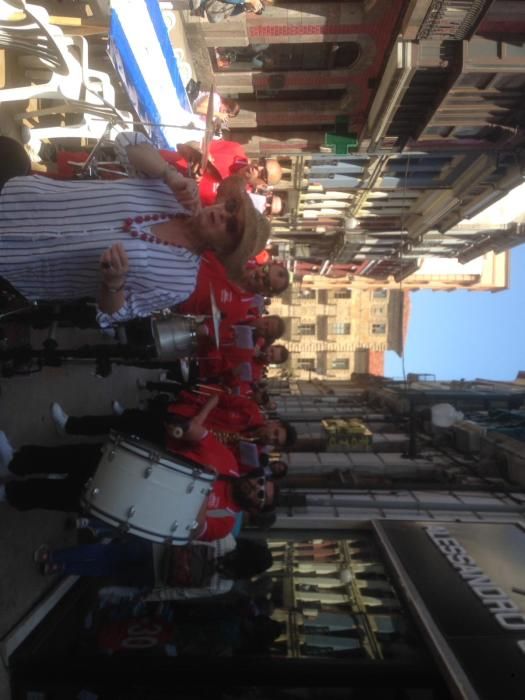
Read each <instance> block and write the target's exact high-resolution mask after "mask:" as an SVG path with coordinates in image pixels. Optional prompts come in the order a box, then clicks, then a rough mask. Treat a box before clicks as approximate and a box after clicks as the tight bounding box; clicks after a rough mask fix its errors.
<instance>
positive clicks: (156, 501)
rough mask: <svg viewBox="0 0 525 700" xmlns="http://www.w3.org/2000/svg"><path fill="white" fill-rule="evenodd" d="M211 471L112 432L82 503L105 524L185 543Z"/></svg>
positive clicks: (149, 537) (210, 481)
mask: <svg viewBox="0 0 525 700" xmlns="http://www.w3.org/2000/svg"><path fill="white" fill-rule="evenodd" d="M214 480H215V475H214V474H211V473H209V472H205V471H203V470H202V469H200V468H199V466H198V465H197V464H195V463H193V462H191V461H190V460H187V459H184V458H183V457H178V456H176V455H171V454H169V453H166V452H164V451H163V450H160V449H158V448H156V447H155V446H154V445H151V444H150V443H147V442H145V441H144V440H139V439H138V438H135V437H128V436H126V437H125V436H123V435H119V434H117V433H111V435H110V436H109V438H108V440H107V442H106V444H105V445H104V451H103V455H102V458H101V460H100V462H99V465H98V468H97V471H96V473H95V475H94V477H93V478H92V479H91V480H90V481H89V482H88V484H87V485H86V489H85V491H84V495H83V498H82V505H83V507H84V508H85V509H86V510H87V511H88V512H89V513H91V514H92V515H93V516H95V517H97V518H100V519H101V520H103V521H104V522H106V523H109V524H110V525H114V526H115V527H118V528H120V529H121V530H124V531H125V532H130V533H132V534H133V535H137V536H138V537H143V538H144V539H146V540H150V541H152V542H172V543H173V544H175V545H183V544H187V543H188V541H189V539H190V537H191V536H192V534H193V531H194V530H195V528H196V527H197V521H196V518H197V515H198V513H199V510H200V508H201V506H202V504H203V503H204V501H205V499H206V498H207V497H208V494H209V493H210V491H211V490H212V484H213V481H214Z"/></svg>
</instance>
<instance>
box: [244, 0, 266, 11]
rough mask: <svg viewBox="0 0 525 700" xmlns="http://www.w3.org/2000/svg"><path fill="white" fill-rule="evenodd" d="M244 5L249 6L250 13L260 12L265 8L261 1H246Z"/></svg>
mask: <svg viewBox="0 0 525 700" xmlns="http://www.w3.org/2000/svg"><path fill="white" fill-rule="evenodd" d="M244 4H245V5H248V7H249V12H260V11H261V10H262V9H263V8H264V5H263V3H262V2H261V0H245V2H244Z"/></svg>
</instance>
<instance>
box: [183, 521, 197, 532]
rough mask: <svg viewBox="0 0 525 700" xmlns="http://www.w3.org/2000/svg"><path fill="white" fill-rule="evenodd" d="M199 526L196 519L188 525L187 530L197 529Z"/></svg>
mask: <svg viewBox="0 0 525 700" xmlns="http://www.w3.org/2000/svg"><path fill="white" fill-rule="evenodd" d="M198 527H199V523H198V522H197V521H196V520H194V521H193V522H192V524H191V525H186V530H196V529H197V528H198Z"/></svg>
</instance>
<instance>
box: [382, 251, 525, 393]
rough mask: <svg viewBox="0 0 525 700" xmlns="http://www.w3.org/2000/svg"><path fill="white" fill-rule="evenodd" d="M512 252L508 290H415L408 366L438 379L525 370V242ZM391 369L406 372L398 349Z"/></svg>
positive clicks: (509, 375) (392, 373) (508, 375)
mask: <svg viewBox="0 0 525 700" xmlns="http://www.w3.org/2000/svg"><path fill="white" fill-rule="evenodd" d="M510 256H511V274H510V285H509V287H510V288H509V289H508V290H506V291H504V292H498V293H496V294H491V293H490V292H467V291H464V290H461V291H460V290H458V291H454V292H431V291H429V290H425V291H420V292H414V293H412V294H411V301H412V311H411V317H410V326H409V330H408V338H407V343H406V348H405V372H407V373H408V372H419V373H426V374H435V375H436V378H437V379H462V378H463V379H474V378H476V377H483V378H486V379H514V378H515V376H516V373H517V372H518V371H519V370H525V245H521V246H519V247H518V248H514V249H513V250H512V251H511V252H510ZM385 374H386V376H387V377H395V378H396V379H400V378H402V377H403V369H402V363H401V360H400V359H399V357H398V356H397V355H396V354H395V353H393V352H387V353H386V355H385Z"/></svg>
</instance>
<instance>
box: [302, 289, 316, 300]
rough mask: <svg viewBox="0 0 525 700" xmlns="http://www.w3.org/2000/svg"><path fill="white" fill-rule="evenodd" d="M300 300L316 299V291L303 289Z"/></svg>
mask: <svg viewBox="0 0 525 700" xmlns="http://www.w3.org/2000/svg"><path fill="white" fill-rule="evenodd" d="M299 298H300V299H315V289H301V291H300V292H299Z"/></svg>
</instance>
